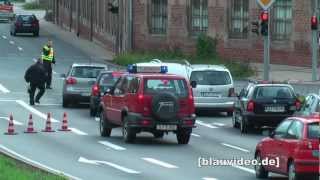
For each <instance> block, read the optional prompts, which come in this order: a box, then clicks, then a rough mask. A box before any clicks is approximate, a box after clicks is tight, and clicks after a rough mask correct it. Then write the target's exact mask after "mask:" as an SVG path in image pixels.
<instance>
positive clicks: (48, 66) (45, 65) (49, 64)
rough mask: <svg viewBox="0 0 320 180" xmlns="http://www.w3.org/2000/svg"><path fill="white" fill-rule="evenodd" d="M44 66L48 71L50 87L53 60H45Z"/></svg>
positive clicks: (49, 84)
mask: <svg viewBox="0 0 320 180" xmlns="http://www.w3.org/2000/svg"><path fill="white" fill-rule="evenodd" d="M43 66H44V68H45V69H46V72H47V79H46V87H50V86H51V82H52V66H51V62H49V61H43Z"/></svg>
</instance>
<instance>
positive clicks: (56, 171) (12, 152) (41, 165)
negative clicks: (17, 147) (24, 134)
mask: <svg viewBox="0 0 320 180" xmlns="http://www.w3.org/2000/svg"><path fill="white" fill-rule="evenodd" d="M0 151H2V152H5V154H7V155H9V156H11V157H12V158H18V159H19V160H22V161H23V162H25V163H27V164H31V165H33V166H36V167H39V168H41V169H44V170H46V171H49V172H52V173H54V174H56V175H63V176H67V177H68V178H70V179H74V180H82V179H81V178H78V177H75V176H72V175H70V174H68V173H65V172H63V171H59V170H56V169H53V168H51V167H49V166H46V165H44V164H41V163H39V162H37V161H34V160H31V159H29V158H27V157H25V156H23V155H21V154H18V153H17V152H15V151H13V150H10V149H8V148H7V147H5V146H3V145H1V144H0Z"/></svg>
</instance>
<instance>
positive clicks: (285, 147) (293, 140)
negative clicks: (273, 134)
mask: <svg viewBox="0 0 320 180" xmlns="http://www.w3.org/2000/svg"><path fill="white" fill-rule="evenodd" d="M303 126H304V125H303V123H302V122H300V121H298V120H294V121H293V122H292V123H291V125H290V127H289V129H288V132H287V134H286V135H285V137H284V138H283V140H282V141H281V142H278V143H277V154H278V156H279V158H280V161H279V162H280V172H282V173H286V172H287V168H288V159H289V158H290V157H294V155H293V154H294V151H295V149H296V148H297V147H298V145H299V141H300V140H301V138H302V135H303Z"/></svg>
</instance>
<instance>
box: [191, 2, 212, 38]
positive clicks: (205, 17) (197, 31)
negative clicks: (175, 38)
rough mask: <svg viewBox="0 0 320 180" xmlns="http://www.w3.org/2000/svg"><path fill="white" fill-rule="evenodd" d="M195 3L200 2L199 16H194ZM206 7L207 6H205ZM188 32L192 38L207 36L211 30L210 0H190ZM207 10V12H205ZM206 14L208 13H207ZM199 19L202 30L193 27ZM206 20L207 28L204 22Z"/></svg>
mask: <svg viewBox="0 0 320 180" xmlns="http://www.w3.org/2000/svg"><path fill="white" fill-rule="evenodd" d="M195 2H199V8H200V9H199V14H198V16H195V15H194V12H195V11H194V7H195ZM204 5H206V6H204ZM187 6H188V8H187V9H188V13H187V14H188V32H189V34H190V35H191V36H198V35H200V34H207V32H208V30H209V1H208V0H188V5H187ZM205 8H206V11H205V10H204V9H205ZM205 12H206V13H205ZM196 18H197V19H198V20H199V21H200V26H198V27H200V29H196V26H193V23H194V20H195V19H196ZM205 20H206V23H207V24H206V25H207V26H206V27H205V26H204V25H205V23H204V21H205Z"/></svg>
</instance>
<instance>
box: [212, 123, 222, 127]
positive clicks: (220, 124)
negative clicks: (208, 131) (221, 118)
mask: <svg viewBox="0 0 320 180" xmlns="http://www.w3.org/2000/svg"><path fill="white" fill-rule="evenodd" d="M212 124H213V125H216V126H225V124H223V123H212Z"/></svg>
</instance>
